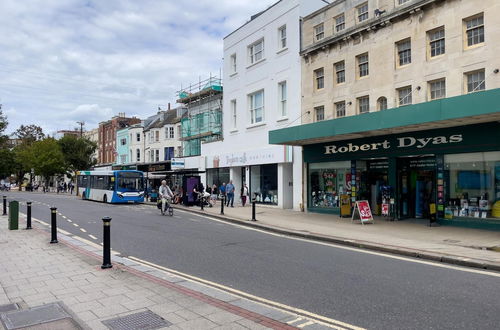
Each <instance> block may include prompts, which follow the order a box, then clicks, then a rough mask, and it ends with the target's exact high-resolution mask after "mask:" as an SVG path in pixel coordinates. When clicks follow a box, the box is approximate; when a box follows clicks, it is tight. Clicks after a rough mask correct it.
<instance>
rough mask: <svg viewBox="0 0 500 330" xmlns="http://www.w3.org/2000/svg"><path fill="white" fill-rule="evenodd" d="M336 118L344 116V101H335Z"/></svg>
mask: <svg viewBox="0 0 500 330" xmlns="http://www.w3.org/2000/svg"><path fill="white" fill-rule="evenodd" d="M335 112H336V114H337V118H339V117H345V101H342V102H337V103H335Z"/></svg>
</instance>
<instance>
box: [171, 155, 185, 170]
mask: <svg viewBox="0 0 500 330" xmlns="http://www.w3.org/2000/svg"><path fill="white" fill-rule="evenodd" d="M170 166H171V168H172V170H181V169H184V168H185V166H186V161H185V160H184V159H182V158H172V160H171V161H170Z"/></svg>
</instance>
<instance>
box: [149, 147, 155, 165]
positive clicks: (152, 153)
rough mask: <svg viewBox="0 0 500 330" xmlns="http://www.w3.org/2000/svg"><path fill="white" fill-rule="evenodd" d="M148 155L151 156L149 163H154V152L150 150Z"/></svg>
mask: <svg viewBox="0 0 500 330" xmlns="http://www.w3.org/2000/svg"><path fill="white" fill-rule="evenodd" d="M148 153H149V155H150V156H151V157H150V161H151V162H154V161H155V151H154V150H151V152H149V151H148Z"/></svg>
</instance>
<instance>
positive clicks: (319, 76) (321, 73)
mask: <svg viewBox="0 0 500 330" xmlns="http://www.w3.org/2000/svg"><path fill="white" fill-rule="evenodd" d="M314 80H315V85H314V87H315V88H316V89H322V88H324V87H325V70H324V69H323V68H319V69H316V70H314Z"/></svg>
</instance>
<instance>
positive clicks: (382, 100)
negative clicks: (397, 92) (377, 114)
mask: <svg viewBox="0 0 500 330" xmlns="http://www.w3.org/2000/svg"><path fill="white" fill-rule="evenodd" d="M377 108H378V110H386V109H387V98H386V97H384V96H381V97H379V98H378V100H377Z"/></svg>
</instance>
